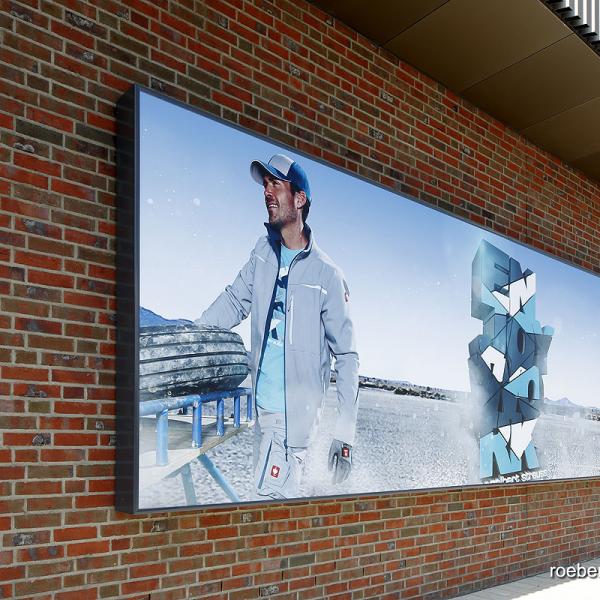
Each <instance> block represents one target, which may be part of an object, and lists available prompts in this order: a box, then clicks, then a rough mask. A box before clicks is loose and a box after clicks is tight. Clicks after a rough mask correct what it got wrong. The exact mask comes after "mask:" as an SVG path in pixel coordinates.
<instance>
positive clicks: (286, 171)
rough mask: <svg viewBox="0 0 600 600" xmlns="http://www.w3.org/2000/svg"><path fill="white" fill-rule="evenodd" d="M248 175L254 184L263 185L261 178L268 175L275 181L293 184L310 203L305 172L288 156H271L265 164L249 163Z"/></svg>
mask: <svg viewBox="0 0 600 600" xmlns="http://www.w3.org/2000/svg"><path fill="white" fill-rule="evenodd" d="M250 174H251V175H252V179H254V181H256V183H260V185H262V184H263V177H264V176H265V175H266V174H270V175H272V176H273V177H275V178H277V179H283V181H289V182H290V183H293V184H294V185H295V186H296V187H297V188H298V189H299V190H302V191H303V192H304V193H305V194H306V198H307V199H308V200H309V201H310V185H309V184H308V176H307V175H306V171H305V170H304V169H303V168H302V167H301V166H300V165H299V164H298V163H297V162H296V161H295V160H292V159H291V158H290V157H289V156H286V155H285V154H275V155H274V156H271V158H270V159H269V162H268V163H267V164H265V163H264V162H262V161H260V160H253V161H252V163H250Z"/></svg>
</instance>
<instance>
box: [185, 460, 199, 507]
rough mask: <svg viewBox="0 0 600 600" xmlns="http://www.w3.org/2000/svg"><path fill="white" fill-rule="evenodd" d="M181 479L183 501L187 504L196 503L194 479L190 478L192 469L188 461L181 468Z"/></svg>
mask: <svg viewBox="0 0 600 600" xmlns="http://www.w3.org/2000/svg"><path fill="white" fill-rule="evenodd" d="M181 479H182V481H183V492H184V494H185V501H186V503H187V505H188V506H193V505H194V504H198V498H197V497H196V490H195V489H194V481H193V479H192V469H191V467H190V463H188V464H187V465H185V466H184V467H183V468H182V469H181Z"/></svg>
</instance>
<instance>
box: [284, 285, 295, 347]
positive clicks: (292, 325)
mask: <svg viewBox="0 0 600 600" xmlns="http://www.w3.org/2000/svg"><path fill="white" fill-rule="evenodd" d="M288 277H289V275H288ZM288 281H289V280H288ZM293 334H294V294H292V297H291V298H290V346H293V345H294V342H293V338H292V336H293ZM284 354H285V352H284Z"/></svg>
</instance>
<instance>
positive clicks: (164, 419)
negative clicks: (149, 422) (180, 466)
mask: <svg viewBox="0 0 600 600" xmlns="http://www.w3.org/2000/svg"><path fill="white" fill-rule="evenodd" d="M157 417H158V418H157V419H156V464H157V465H158V466H159V467H162V466H164V465H168V464H169V411H168V410H166V409H165V410H163V411H162V412H161V413H160V414H159V415H158V416H157Z"/></svg>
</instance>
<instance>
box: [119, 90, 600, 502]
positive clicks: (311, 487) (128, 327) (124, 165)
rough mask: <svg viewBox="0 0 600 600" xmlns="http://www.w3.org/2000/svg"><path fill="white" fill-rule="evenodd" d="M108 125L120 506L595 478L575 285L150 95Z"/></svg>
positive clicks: (458, 224) (335, 173)
mask: <svg viewBox="0 0 600 600" xmlns="http://www.w3.org/2000/svg"><path fill="white" fill-rule="evenodd" d="M118 116H119V126H120V129H119V138H118V141H119V143H118V167H119V181H118V184H119V189H118V202H119V205H118V244H119V247H118V259H119V270H118V272H119V279H118V315H117V316H118V327H117V335H118V386H117V387H118V403H117V405H118V410H119V419H118V427H119V430H118V460H117V476H118V477H117V478H118V494H117V506H118V507H119V508H121V509H122V510H127V511H129V512H143V511H151V510H153V511H156V510H163V509H176V508H190V507H197V506H207V505H228V504H232V505H233V504H238V503H247V502H269V501H275V502H280V501H284V500H287V499H298V498H305V499H308V498H316V497H327V496H348V495H359V494H372V493H385V492H393V491H400V490H418V489H424V488H445V487H450V486H468V485H483V484H492V485H493V484H502V485H510V484H512V483H516V482H534V481H540V480H551V479H564V478H576V477H590V476H596V475H598V474H599V472H600V451H599V450H600V422H599V419H600V409H598V408H597V407H598V406H600V398H599V397H598V391H597V385H595V383H596V378H595V376H596V370H597V365H598V364H600V313H599V311H598V306H599V305H600V282H599V280H598V278H597V277H596V276H594V275H592V274H590V273H588V272H585V271H583V270H581V269H578V268H574V267H572V266H569V265H567V264H566V263H563V262H561V261H558V260H556V259H554V258H551V257H549V256H548V255H545V254H543V253H540V252H537V251H534V250H532V249H530V248H528V247H526V246H524V245H522V244H518V243H515V242H513V241H511V240H509V239H506V238H504V237H500V236H498V235H495V234H493V233H491V232H489V231H487V230H485V229H482V228H480V227H477V226H475V225H473V224H471V223H467V222H465V221H462V220H460V219H458V218H456V217H454V216H451V215H448V214H446V213H444V212H441V211H439V210H435V209H432V208H431V207H427V206H424V205H422V204H420V203H418V202H416V201H414V200H411V199H409V198H406V197H404V196H402V195H400V194H398V193H394V192H391V191H389V190H387V189H384V188H382V187H378V186H376V185H374V184H373V183H369V182H367V181H364V180H362V179H360V178H358V177H356V176H354V175H351V174H349V173H346V172H344V171H342V170H339V169H336V168H332V167H331V166H328V165H326V164H324V163H323V162H319V161H317V160H315V159H313V158H308V157H307V156H306V155H303V154H301V153H299V152H297V151H295V150H293V149H290V148H288V147H286V146H283V145H281V144H280V143H278V142H276V141H274V140H272V139H269V138H267V137H259V136H257V135H255V134H250V133H248V132H246V131H244V130H242V129H240V128H236V127H233V126H231V125H229V124H227V123H225V122H223V121H221V120H219V119H216V118H215V117H213V116H211V115H207V114H205V113H202V112H200V111H198V110H195V109H192V108H189V107H187V106H184V105H182V104H180V103H177V102H174V101H172V100H169V99H167V98H165V97H163V96H161V95H160V94H157V93H155V92H152V91H149V90H145V89H143V88H140V87H134V88H132V89H131V90H130V91H129V92H128V93H127V94H125V96H123V98H122V100H121V101H120V103H119V106H118ZM267 130H268V128H267V127H266V128H265V131H267Z"/></svg>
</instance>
